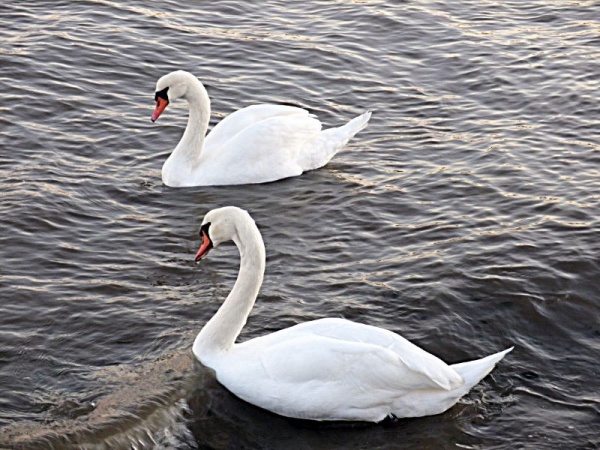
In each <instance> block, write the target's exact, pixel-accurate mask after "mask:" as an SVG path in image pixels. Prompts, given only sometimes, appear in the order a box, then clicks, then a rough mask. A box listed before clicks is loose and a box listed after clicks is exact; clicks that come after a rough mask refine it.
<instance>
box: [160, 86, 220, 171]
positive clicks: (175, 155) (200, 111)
mask: <svg viewBox="0 0 600 450" xmlns="http://www.w3.org/2000/svg"><path fill="white" fill-rule="evenodd" d="M185 99H186V100H187V101H188V104H189V116H188V123H187V126H186V128H185V132H184V133H183V136H182V137H181V140H180V141H179V144H177V147H175V150H173V152H172V153H171V156H170V157H169V159H168V160H167V162H166V163H165V166H166V167H168V165H169V164H173V166H174V167H175V169H172V170H177V171H180V170H193V169H195V168H196V166H197V165H198V163H199V160H200V152H201V150H202V145H203V144H204V137H205V136H206V130H208V122H209V120H210V99H209V97H208V92H206V89H205V88H204V85H203V84H202V83H201V82H200V80H198V79H196V78H193V79H191V80H190V82H189V85H188V89H187V92H186V95H185ZM169 160H171V161H169Z"/></svg>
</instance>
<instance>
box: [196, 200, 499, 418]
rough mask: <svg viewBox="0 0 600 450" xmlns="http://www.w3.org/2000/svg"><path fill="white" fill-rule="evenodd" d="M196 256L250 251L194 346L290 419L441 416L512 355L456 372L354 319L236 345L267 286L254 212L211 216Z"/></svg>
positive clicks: (229, 381)
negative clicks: (225, 246)
mask: <svg viewBox="0 0 600 450" xmlns="http://www.w3.org/2000/svg"><path fill="white" fill-rule="evenodd" d="M201 235H202V246H201V247H200V250H199V251H198V254H197V255H196V260H200V259H202V258H203V257H204V256H205V255H206V254H207V253H208V251H210V249H211V248H213V245H214V246H217V245H218V244H219V243H220V242H224V241H228V240H233V241H234V242H235V244H236V245H237V246H238V248H239V250H240V257H241V262H240V272H239V275H238V279H237V281H236V283H235V285H234V287H233V289H232V291H231V293H230V294H229V296H228V297H227V299H226V300H225V302H224V303H223V305H222V306H221V308H220V309H219V310H218V311H217V313H216V314H215V315H214V317H213V318H212V319H211V320H210V321H209V322H208V323H207V324H206V325H205V326H204V328H203V329H202V330H201V331H200V333H199V334H198V336H197V337H196V340H195V341H194V347H193V351H194V354H195V356H196V357H197V358H198V360H200V362H202V363H203V364H204V365H206V366H208V367H210V368H212V369H214V370H215V372H216V376H217V379H218V380H219V382H220V383H221V384H223V385H224V386H225V387H226V388H227V389H229V390H230V391H231V392H233V393H234V394H235V395H237V396H238V397H240V398H242V399H244V400H246V401H247V402H249V403H252V404H254V405H257V406H260V407H262V408H265V409H267V410H269V411H272V412H275V413H277V414H281V415H283V416H287V417H294V418H301V419H313V420H356V421H371V422H378V421H381V420H383V419H384V418H386V417H387V416H390V415H393V416H395V417H419V416H426V415H432V414H439V413H441V412H443V411H445V410H447V409H448V408H450V407H451V406H452V405H454V403H456V402H457V401H458V399H459V398H460V397H462V396H463V395H465V394H466V393H467V392H468V391H469V390H470V389H471V387H473V386H474V385H475V384H476V383H478V382H479V381H480V380H481V379H482V378H483V377H485V376H486V375H487V374H488V373H489V372H490V371H491V370H492V369H493V367H494V365H495V363H496V362H498V361H499V360H501V359H502V357H503V356H504V355H505V354H506V353H508V352H509V351H510V350H511V349H508V350H505V351H503V352H499V353H496V354H494V355H490V356H488V357H486V358H482V359H479V360H476V361H469V362H465V363H461V364H454V365H452V366H448V365H447V364H446V363H444V362H443V361H441V360H440V359H438V358H437V357H435V356H433V355H431V354H430V353H427V352H425V351H424V350H422V349H420V348H419V347H417V346H416V345H414V344H412V343H410V342H409V341H407V340H406V339H404V338H403V337H401V336H399V335H397V334H395V333H392V332H391V331H387V330H384V329H381V328H377V327H373V326H369V325H363V324H359V323H355V322H351V321H348V320H344V319H321V320H315V321H311V322H306V323H302V324H299V325H295V326H293V327H290V328H286V329H283V330H280V331H277V332H275V333H272V334H268V335H266V336H262V337H259V338H255V339H251V340H249V341H246V342H243V343H241V344H236V343H235V339H236V338H237V336H238V334H239V333H240V331H241V329H242V327H243V326H244V324H245V322H246V319H247V317H248V314H249V313H250V310H251V309H252V306H253V305H254V301H255V299H256V296H257V294H258V290H259V288H260V285H261V284H262V280H263V273H264V268H265V248H264V244H263V241H262V238H261V235H260V233H259V231H258V228H257V227H256V225H255V224H254V221H253V220H252V218H251V217H250V216H249V214H248V213H247V212H245V211H243V210H241V209H238V208H235V207H226V208H220V209H217V210H213V211H210V212H209V213H208V214H207V215H206V217H205V218H204V222H203V226H202V228H201Z"/></svg>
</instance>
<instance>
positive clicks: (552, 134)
mask: <svg viewBox="0 0 600 450" xmlns="http://www.w3.org/2000/svg"><path fill="white" fill-rule="evenodd" d="M598 13H599V9H598V3H597V2H595V1H578V2H576V1H566V0H556V1H550V0H547V1H539V0H533V1H528V2H523V1H521V0H512V1H508V0H507V1H492V0H484V1H481V0H477V1H475V0H472V1H464V2H439V1H427V0H415V1H379V0H361V1H359V0H355V1H336V0H321V1H319V0H306V1H283V0H280V1H270V0H267V1H264V2H256V3H255V2H233V1H214V2H199V1H190V2H175V1H162V0H161V1H155V2H143V1H141V0H140V1H138V0H132V1H128V2H111V1H44V0H38V1H22V2H9V3H6V2H5V3H4V4H3V5H2V6H0V97H1V101H0V183H1V189H0V243H1V244H0V261H1V262H2V263H1V266H0V267H1V269H0V270H1V272H0V427H2V429H0V446H1V447H13V448H27V449H30V448H69V447H81V448H181V449H186V448H190V449H191V448H201V449H205V448H214V449H237V448H246V449H255V448H256V449H283V448H285V449H349V448H365V449H367V448H369V449H371V448H378V449H404V448H406V449H415V448H423V449H441V448H466V449H504V448H510V449H520V448H535V449H541V448H548V449H557V448H564V449H592V448H600V394H599V391H600V381H599V377H598V370H599V362H600V307H599V298H600V284H599V282H598V280H599V279H600V256H599V255H600V234H599V232H598V230H599V227H600V223H599V218H600V166H599V164H600V106H599V100H600V76H599V74H600V15H599V14H598ZM174 69H185V70H188V71H190V72H192V73H194V74H195V75H197V76H198V77H199V78H200V79H201V80H202V81H203V82H204V83H205V85H206V86H207V89H208V91H209V95H210V96H211V100H212V108H213V115H212V119H211V126H212V125H214V124H215V123H217V122H218V121H219V120H220V119H222V118H223V117H225V116H226V115H227V114H229V113H231V112H233V111H234V110H236V109H238V108H241V107H244V106H247V105H250V104H253V103H267V102H272V103H290V104H294V105H298V106H302V107H305V108H307V109H309V110H310V111H311V112H312V113H314V114H316V115H317V116H318V117H319V118H320V119H321V120H322V122H323V123H324V126H325V127H331V126H338V125H341V124H343V123H344V122H345V121H347V120H349V119H350V118H352V117H354V116H356V115H358V114H360V113H362V112H364V111H366V110H368V109H370V110H372V111H373V117H372V119H371V122H370V123H369V126H368V127H367V128H366V129H365V130H363V131H362V132H360V133H359V134H358V135H357V136H356V137H355V138H354V139H353V140H352V141H351V142H350V144H349V145H348V146H347V147H346V148H345V149H344V150H343V151H342V152H340V153H339V154H338V155H336V156H335V158H334V159H333V160H332V161H331V162H330V164H328V165H327V166H326V167H325V168H323V169H320V170H318V171H314V172H310V173H307V174H304V175H302V176H300V177H297V178H292V179H288V180H283V181H279V182H276V183H270V184H265V185H256V186H250V187H248V186H232V187H214V188H188V189H172V188H167V187H165V186H163V185H162V182H161V178H160V169H161V166H162V163H163V162H164V160H165V159H166V158H167V156H168V154H169V152H170V151H171V150H172V149H173V148H174V147H175V145H176V143H177V142H178V140H179V138H180V136H181V133H182V132H183V129H184V127H185V124H186V112H187V110H186V106H185V104H184V103H183V102H177V103H174V104H172V105H170V106H169V108H168V109H167V111H166V112H165V114H163V116H162V117H161V118H160V120H159V121H158V122H157V123H155V124H153V123H151V121H150V115H151V113H152V110H153V108H154V87H155V83H156V80H157V79H158V78H159V77H160V76H162V75H164V74H166V73H168V72H170V71H171V70H174ZM224 205H236V206H240V207H243V208H245V209H247V210H248V211H249V212H250V213H251V214H252V216H253V217H254V219H255V220H256V222H257V224H258V225H259V228H260V230H261V232H262V234H263V238H264V240H265V243H266V247H267V271H266V277H265V282H264V285H263V287H262V290H261V293H260V296H259V299H258V301H257V304H256V306H255V308H254V310H253V312H252V315H251V316H250V319H249V321H248V324H247V326H246V328H245V329H244V331H243V333H242V336H241V337H240V339H242V340H244V339H248V338H251V337H254V336H259V335H262V334H264V333H267V332H271V331H274V330H277V329H280V328H283V327H287V326H290V325H292V324H295V323H299V322H303V321H306V320H310V319H315V318H321V317H327V316H334V317H346V318H349V319H354V320H357V321H360V322H363V323H368V324H372V325H376V326H380V327H384V328H387V329H390V330H393V331H395V332H398V333H401V334H402V335H403V336H405V337H406V338H408V339H410V340H412V341H413V342H415V343H416V344H418V345H420V346H421V347H423V348H424V349H426V350H428V351H430V352H432V353H434V354H435V355H437V356H439V357H441V358H442V359H444V360H445V361H447V362H449V363H454V362H459V361H464V360H468V359H475V358H479V357H482V356H484V355H487V354H490V353H494V352H497V351H500V350H502V349H504V348H507V347H510V346H513V345H514V346H515V349H514V351H513V352H512V353H510V354H509V355H507V357H506V358H505V359H504V360H503V361H502V362H501V363H500V364H499V365H498V366H497V367H496V369H495V370H494V371H493V373H492V374H491V375H490V376H488V377H487V378H486V379H485V380H484V381H483V382H482V383H480V384H479V385H478V386H477V387H476V388H474V389H473V390H472V391H471V393H469V394H468V395H467V396H466V397H464V398H463V399H462V400H461V401H460V402H459V403H458V404H457V405H456V406H454V407H453V408H452V409H450V410H449V411H447V412H446V413H444V414H441V415H438V416H433V417H427V418H421V419H411V420H400V421H398V422H397V423H394V424H387V425H369V426H362V425H359V424H354V425H349V424H348V425H337V424H336V425H328V426H323V425H321V426H318V425H316V424H313V423H307V422H298V421H292V420H287V419H284V418H281V417H277V416H275V415H273V414H270V413H267V412H265V411H262V410H260V409H258V408H255V407H252V406H250V405H248V404H246V403H244V402H242V401H240V400H238V399H236V398H235V397H233V396H232V395H231V394H229V393H228V392H227V391H226V390H225V389H224V388H222V387H221V386H219V385H218V383H217V382H216V381H215V379H214V375H212V373H211V372H210V371H207V370H206V369H204V368H202V367H201V366H200V365H199V364H196V363H194V362H193V360H192V358H191V356H190V355H191V344H192V341H193V339H194V336H195V334H196V333H197V332H198V330H199V329H200V328H201V327H202V325H203V324H204V323H206V321H207V320H208V319H209V318H210V317H211V316H212V314H214V312H215V311H216V309H217V308H218V307H219V305H220V304H221V302H222V300H223V299H224V298H225V296H226V295H227V293H228V292H229V290H230V288H231V286H232V284H233V282H234V280H235V277H236V275H237V269H238V254H237V251H236V250H235V248H234V247H232V246H227V247H220V248H219V249H218V250H216V251H213V252H212V253H211V255H210V257H209V258H208V259H207V260H205V261H203V262H202V263H201V264H199V265H197V264H195V263H194V262H193V259H194V254H195V251H196V250H197V248H198V245H199V240H198V236H197V230H198V227H199V225H200V223H201V221H202V218H203V216H204V214H205V213H206V212H207V211H208V210H210V209H212V208H215V207H217V206H224Z"/></svg>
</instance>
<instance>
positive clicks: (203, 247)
mask: <svg viewBox="0 0 600 450" xmlns="http://www.w3.org/2000/svg"><path fill="white" fill-rule="evenodd" d="M200 234H201V235H202V243H201V244H200V248H199V249H198V253H196V258H194V260H195V261H196V262H198V261H200V260H201V259H202V258H204V257H205V256H206V255H208V252H210V251H211V249H212V248H213V243H212V241H211V240H210V238H209V237H208V234H206V231H204V230H202V231H201V232H200Z"/></svg>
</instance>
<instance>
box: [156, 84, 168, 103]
mask: <svg viewBox="0 0 600 450" xmlns="http://www.w3.org/2000/svg"><path fill="white" fill-rule="evenodd" d="M168 91H169V87H168V86H167V87H166V88H164V89H163V90H161V91H156V93H155V94H154V101H155V102H157V101H158V99H159V98H162V99H163V100H166V101H169V96H168V95H167V92H168Z"/></svg>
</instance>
